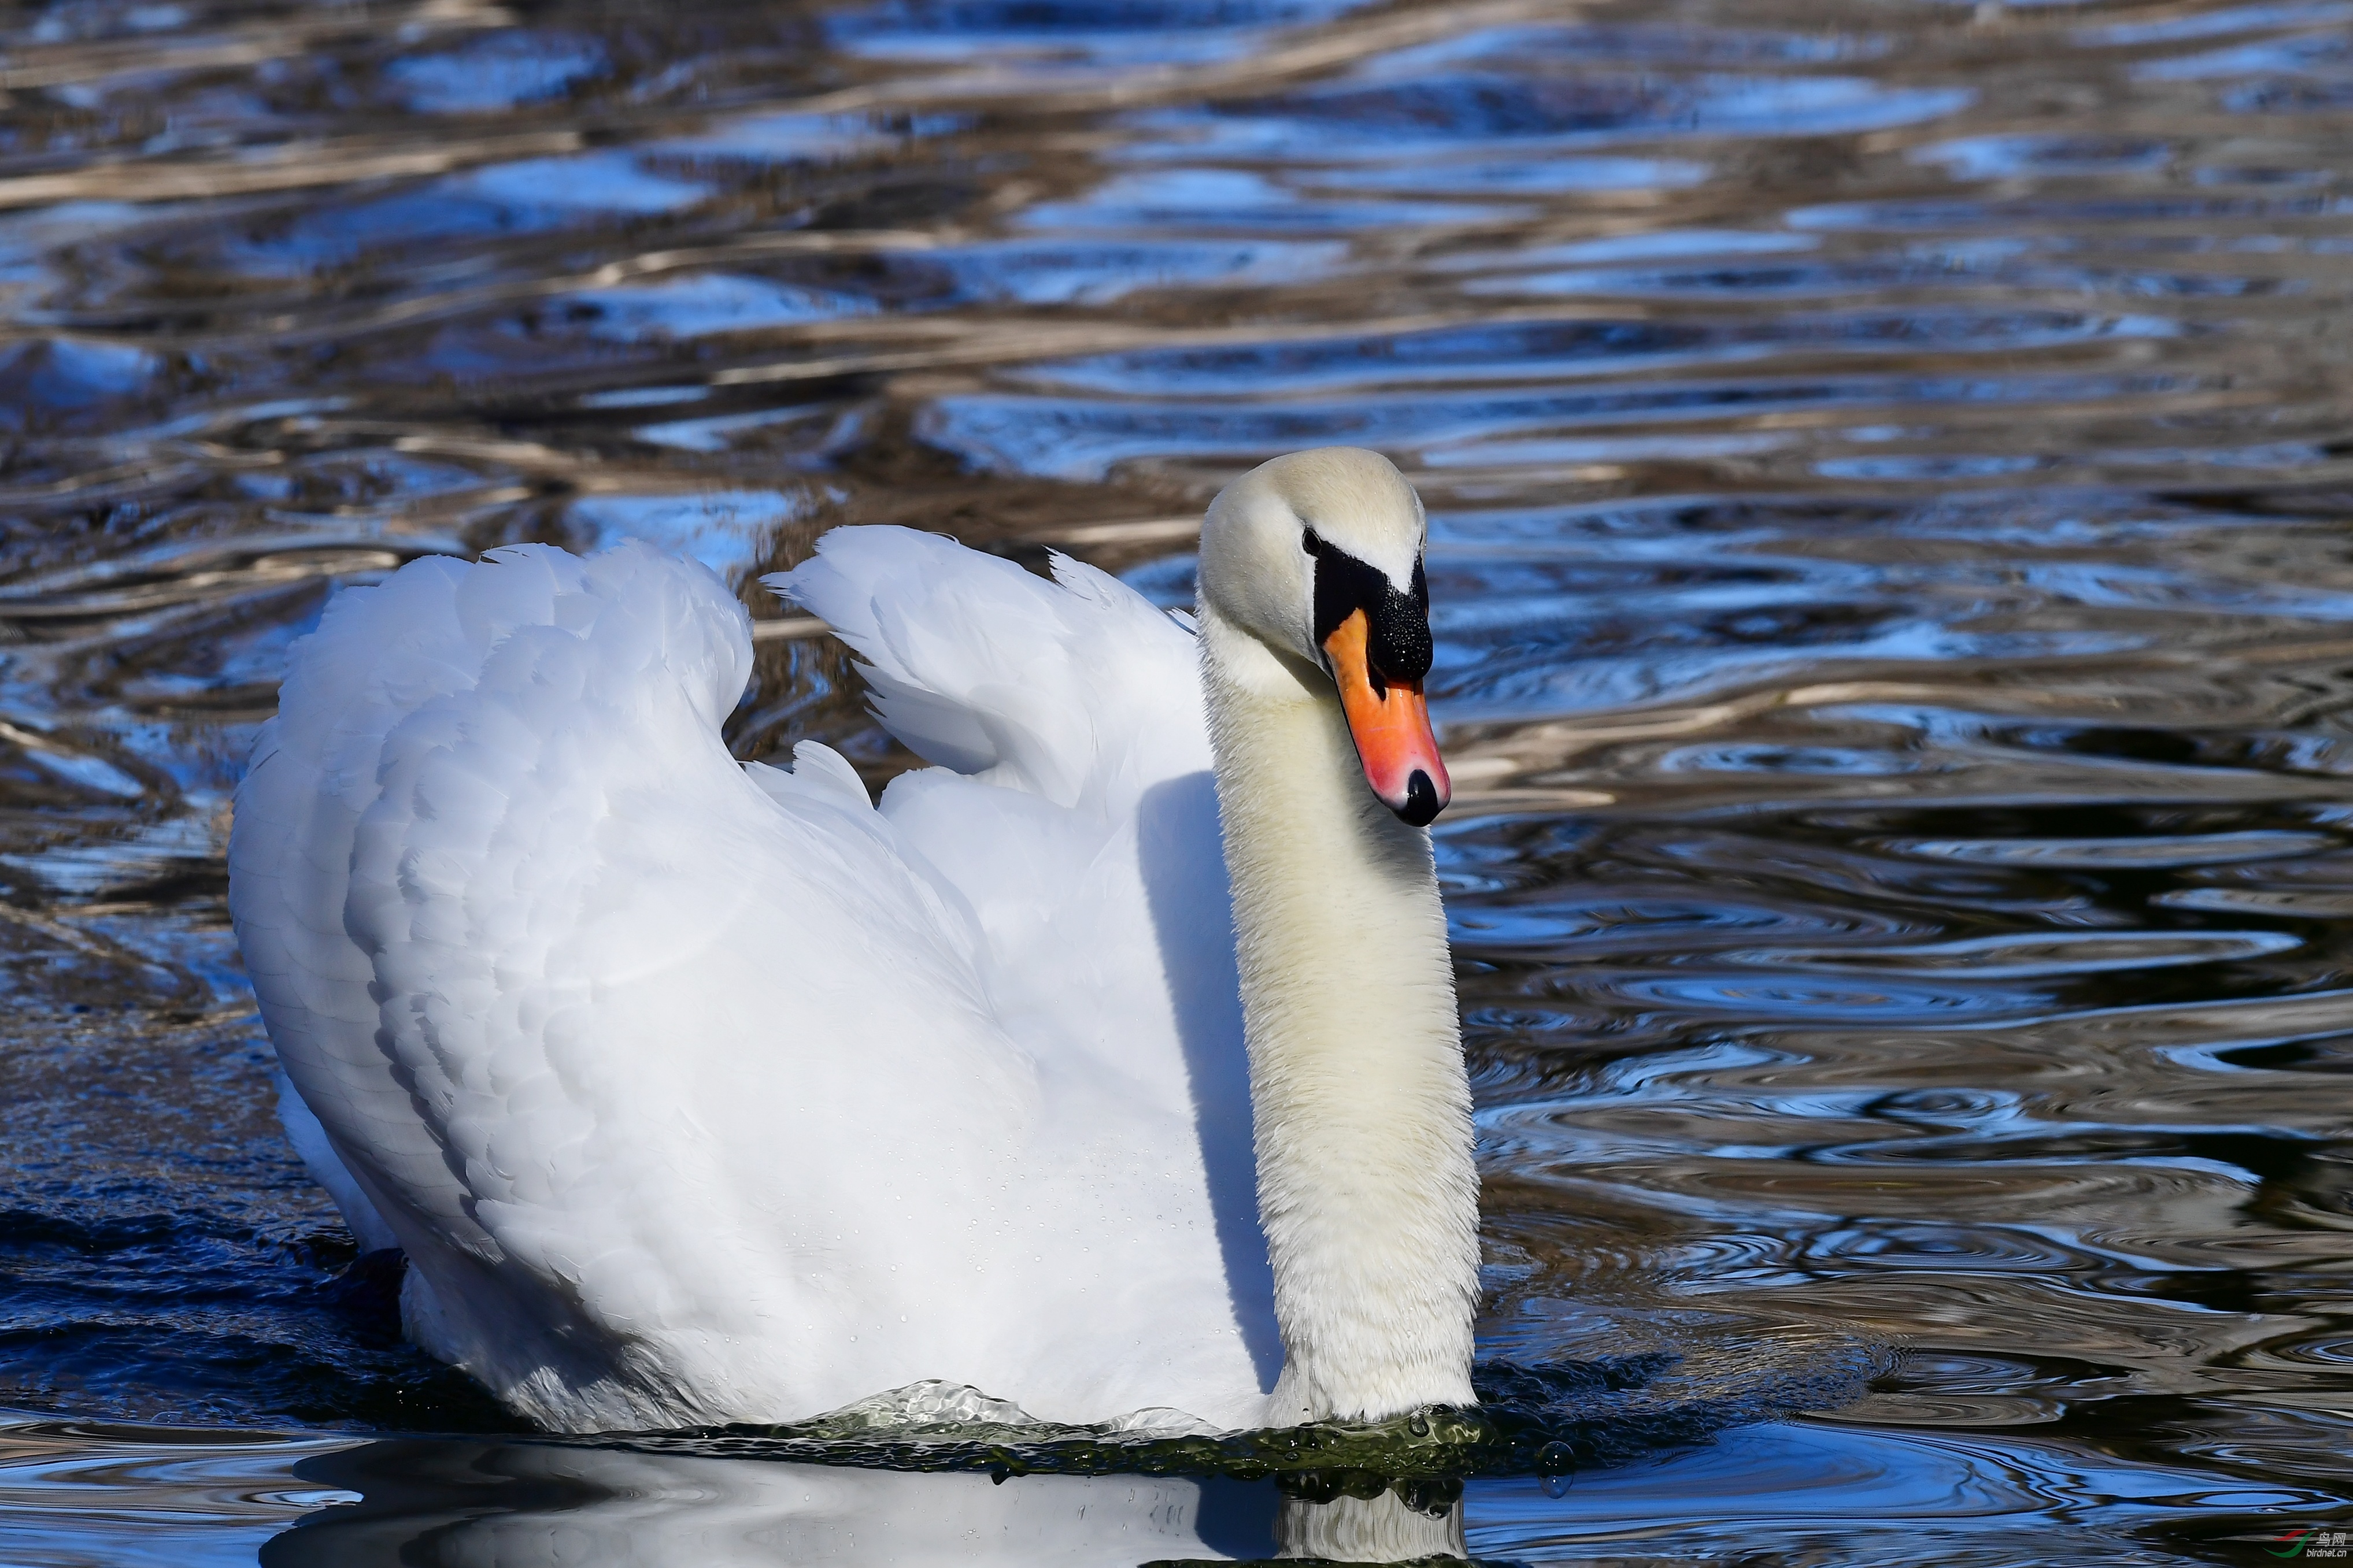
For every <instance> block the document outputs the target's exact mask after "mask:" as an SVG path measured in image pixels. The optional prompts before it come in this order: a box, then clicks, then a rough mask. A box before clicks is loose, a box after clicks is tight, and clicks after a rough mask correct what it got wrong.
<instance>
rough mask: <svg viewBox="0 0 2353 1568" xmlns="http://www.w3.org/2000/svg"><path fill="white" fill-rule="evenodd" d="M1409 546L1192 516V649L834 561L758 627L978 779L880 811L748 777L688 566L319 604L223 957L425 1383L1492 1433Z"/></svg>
mask: <svg viewBox="0 0 2353 1568" xmlns="http://www.w3.org/2000/svg"><path fill="white" fill-rule="evenodd" d="M1424 531H1425V530H1424V523H1423V520H1422V513H1421V507H1420V503H1419V500H1418V499H1417V498H1416V497H1415V495H1414V493H1413V491H1412V489H1411V488H1410V487H1409V486H1408V485H1407V484H1406V482H1405V481H1404V480H1403V479H1401V478H1400V477H1399V476H1398V473H1397V471H1396V469H1394V468H1391V467H1390V466H1389V464H1388V462H1387V461H1386V460H1384V459H1382V458H1378V457H1377V456H1375V455H1374V454H1371V453H1369V452H1361V451H1354V450H1346V449H1331V450H1324V451H1316V452H1307V453H1298V454H1293V455H1292V456H1290V457H1287V458H1277V459H1275V460H1274V461H1272V462H1271V463H1268V464H1266V465H1264V466H1262V467H1261V468H1258V469H1256V470H1254V471H1253V472H1251V473H1250V474H1249V475H1248V476H1246V477H1245V478H1243V479H1240V480H1238V481H1237V482H1236V483H1234V484H1233V485H1232V486H1231V487H1229V489H1227V490H1226V491H1225V492H1224V493H1223V494H1221V495H1220V496H1219V498H1218V500H1216V501H1215V502H1214V503H1213V504H1212V505H1211V507H1210V509H1209V513H1208V521H1207V523H1206V525H1205V528H1204V531H1203V534H1202V543H1201V573H1200V575H1201V595H1200V597H1201V608H1200V622H1199V630H1198V639H1197V638H1196V637H1194V636H1190V635H1188V634H1187V632H1186V631H1185V630H1184V629H1183V628H1182V627H1181V626H1178V625H1177V624H1176V622H1174V621H1172V620H1171V619H1170V618H1168V617H1167V616H1163V615H1161V614H1160V613H1158V612H1157V611H1155V609H1154V608H1153V607H1152V606H1151V605H1149V604H1147V603H1146V602H1145V600H1143V599H1142V598H1141V597H1139V596H1138V595H1135V594H1134V593H1133V592H1132V591H1130V590H1129V589H1127V588H1126V587H1125V586H1124V585H1123V584H1120V583H1118V582H1117V581H1116V580H1114V579H1113V578H1110V577H1108V576H1105V575H1104V574H1102V573H1099V572H1097V571H1095V570H1093V569H1092V568H1090V567H1087V566H1084V565H1082V564H1079V563H1074V562H1071V561H1067V560H1063V561H1059V562H1058V563H1057V564H1056V576H1057V581H1056V582H1054V583H1048V582H1046V581H1045V580H1043V579H1041V578H1039V577H1036V576H1033V575H1031V574H1028V573H1026V572H1023V571H1022V570H1020V569H1019V568H1018V567H1016V566H1014V565H1012V564H1010V563H1006V562H1003V561H999V560H997V559H994V558H992V557H989V556H986V555H982V554H979V553H976V552H971V551H967V550H965V549H963V548H961V547H959V546H957V545H955V544H954V543H952V542H948V541H945V540H942V539H937V538H934V537H931V536H927V535H923V534H919V533H914V532H911V531H906V530H902V529H893V528H858V529H843V530H838V531H835V532H833V533H830V534H828V535H827V536H826V537H825V539H824V540H823V541H822V542H820V544H819V547H818V556H817V558H816V559H815V560H813V561H811V562H810V563H807V565H804V566H803V567H801V568H800V569H799V570H797V571H796V572H793V573H789V574H786V575H785V576H783V577H782V578H779V579H772V581H774V582H776V584H778V585H779V586H780V588H781V589H782V591H784V592H785V593H786V594H787V595H790V596H791V597H793V598H795V599H797V601H799V602H800V603H801V604H802V605H806V606H807V608H809V609H810V610H812V611H814V612H815V613H816V614H818V616H822V617H823V618H824V619H825V620H826V621H828V623H829V624H830V625H831V626H833V627H834V628H835V629H836V631H837V632H838V633H839V636H841V637H843V638H844V639H845V640H846V641H848V642H849V645H850V646H851V647H853V648H855V649H856V650H857V651H858V652H859V653H860V655H861V656H862V657H863V658H864V659H865V660H866V661H867V662H868V665H869V667H870V668H868V669H867V671H866V675H867V679H868V680H869V683H870V685H871V689H872V690H873V693H874V697H875V700H876V704H877V707H878V710H879V711H880V714H881V719H882V721H883V722H884V723H885V724H886V725H887V726H888V727H889V728H890V729H891V731H892V732H893V733H894V734H896V735H898V736H899V737H900V738H901V739H902V741H904V742H906V743H907V744H908V745H909V746H911V747H912V748H913V749H914V750H915V751H916V752H919V753H921V754H923V756H925V757H926V758H928V759H930V760H931V761H933V762H935V763H941V764H943V765H942V766H939V767H934V768H931V769H926V770H923V771H922V772H918V773H911V774H909V775H907V776H905V777H902V778H900V779H898V780H897V781H895V782H894V783H893V784H892V785H891V786H890V788H889V789H888V790H887V791H885V792H884V795H883V798H882V803H881V807H880V809H879V810H878V809H876V808H875V807H874V806H872V805H870V803H869V801H868V797H867V795H866V792H865V790H864V788H863V786H862V785H861V784H860V781H859V780H858V778H857V776H856V775H855V773H853V772H852V771H851V770H850V768H849V765H848V764H847V763H845V762H844V761H843V760H842V759H841V758H840V757H839V755H838V754H836V753H835V752H831V751H829V750H828V749H827V748H826V747H824V746H821V745H816V744H807V743H805V744H803V745H802V746H801V747H799V748H798V750H797V752H796V753H795V757H796V765H795V767H794V769H793V771H792V772H790V773H785V772H780V771H778V770H776V769H772V768H766V767H762V766H759V765H757V764H754V765H751V766H748V767H747V766H741V765H738V764H737V763H734V762H733V760H732V759H730V757H729V756H728V754H727V752H726V751H725V749H724V747H723V744H722V743H721V740H720V733H719V727H720V722H721V721H722V720H723V718H724V717H725V715H726V714H727V712H728V711H729V710H730V709H731V708H732V707H733V705H734V703H735V700H736V699H737V697H738V695H739V694H740V693H741V692H742V690H743V688H744V681H745V679H746V677H747V674H748V672H749V668H750V658H751V645H750V641H749V637H748V628H747V622H746V617H745V616H744V611H743V610H742V608H741V607H740V606H739V605H737V604H736V603H735V602H734V601H733V598H732V597H731V596H730V595H728V594H727V592H726V591H725V589H724V588H723V585H722V584H720V583H719V582H718V580H717V579H715V578H714V577H712V575H711V574H709V573H708V572H706V571H705V570H703V569H702V567H700V566H697V565H694V564H692V563H684V562H680V561H677V560H673V559H670V558H669V557H666V556H664V555H662V554H660V553H659V552H655V551H653V550H651V549H649V548H647V547H644V546H641V545H635V544H625V545H622V546H620V547H618V548H617V549H614V550H612V551H609V552H606V553H604V554H601V555H598V556H596V557H595V558H593V559H589V560H586V561H583V560H579V559H575V557H573V556H570V555H567V554H565V552H562V551H559V550H554V549H552V548H547V547H543V546H524V547H517V548H513V549H508V550H501V551H496V552H492V553H491V557H490V558H489V559H488V560H486V561H484V562H481V563H476V564H467V563H461V562H459V561H456V560H452V559H448V558H440V557H436V558H428V559H425V560H420V561H417V562H414V563H410V564H409V565H408V566H406V567H405V568H404V569H403V570H401V571H400V572H399V573H398V574H396V575H395V576H394V577H392V578H391V579H390V580H389V581H388V582H386V583H385V584H383V585H382V586H379V587H376V588H373V589H369V590H365V591H362V592H353V593H346V594H344V595H340V596H339V597H338V598H337V599H336V600H335V601H334V602H333V603H332V605H330V606H329V607H328V609H327V612H326V615H325V616H324V618H323V619H322V622H321V625H320V627H319V630H318V631H317V632H316V633H315V634H314V635H312V636H311V637H309V638H307V639H305V640H304V641H303V642H302V643H301V644H300V645H298V647H297V649H296V652H295V654H294V658H293V662H292V667H291V669H290V673H289V675H288V677H287V679H286V683H285V688H284V691H283V696H282V704H281V708H280V715H279V717H278V718H277V719H276V720H275V721H272V722H271V723H270V724H269V725H268V726H267V727H265V729H264V730H263V731H262V733H261V736H260V738H259V742H258V743H257V745H256V747H255V751H254V761H253V763H252V766H251V768H250V770H249V771H248V774H247V776H246V778H245V781H244V783H243V784H241V785H240V786H239V788H238V791H237V815H236V826H235V830H234V833H233V835H232V838H231V843H230V850H229V867H230V897H229V902H230V910H231V912H232V914H233V916H234V918H235V921H236V925H237V939H238V942H239V943H240V944H241V946H242V948H243V950H244V952H245V956H246V961H247V963H248V968H249V970H250V972H251V973H252V976H253V981H254V984H255V988H256V990H257V991H258V993H259V997H260V1003H261V1009H262V1016H263V1017H264V1019H265V1021H266V1023H267V1025H268V1027H269V1036H270V1038H271V1040H272V1041H273V1042H274V1044H275V1045H276V1047H277V1050H278V1055H279V1058H280V1063H281V1064H282V1066H283V1068H284V1069H285V1072H286V1074H287V1075H288V1077H289V1079H290V1082H291V1086H292V1089H294V1090H295V1091H296V1094H298V1095H299V1100H296V1099H295V1097H294V1096H293V1095H290V1096H289V1097H288V1102H289V1111H290V1115H289V1122H290V1129H291V1130H292V1131H294V1132H295V1134H296V1139H297V1142H298V1144H299V1145H301V1146H302V1147H303V1150H304V1152H305V1154H306V1157H307V1158H308V1159H309V1160H310V1162H311V1165H312V1167H313V1169H314V1170H316V1171H317V1172H318V1173H319V1174H320V1176H321V1178H322V1181H323V1182H324V1183H325V1184H327V1185H328V1186H329V1188H330V1190H331V1192H332V1193H333V1194H334V1196H335V1197H336V1199H337V1201H338V1203H339V1204H340V1205H341V1206H342V1207H343V1211H344V1213H345V1215H346V1216H347V1217H348V1218H349V1219H350V1220H351V1221H352V1223H353V1228H354V1230H355V1231H357V1232H358V1233H359V1234H360V1236H361V1237H362V1239H363V1241H364V1243H366V1244H368V1245H371V1246H377V1245H394V1244H396V1245H398V1246H399V1247H402V1248H403V1249H405V1250H406V1253H407V1256H408V1258H409V1260H410V1265H411V1267H410V1269H409V1272H408V1283H407V1286H406V1291H405V1294H404V1298H403V1309H404V1319H405V1321H406V1326H407V1328H408V1331H409V1333H410V1334H411V1336H412V1337H413V1338H415V1339H416V1340H417V1342H419V1343H421V1344H422V1345H424V1346H425V1347H426V1348H427V1350H429V1351H430V1352H433V1353H434V1354H436V1355H438V1356H440V1357H442V1358H443V1359H445V1360H447V1361H449V1362H451V1363H455V1364H456V1365H458V1366H459V1367H462V1368H464V1369H465V1370H466V1371H468V1372H469V1373H472V1374H473V1375H474V1376H475V1377H477V1378H479V1379H480V1381H481V1382H482V1383H483V1384H486V1385H488V1387H489V1388H490V1389H491V1391H492V1392H493V1393H495V1394H497V1395H498V1396H499V1397H500V1398H501V1399H502V1400H504V1401H505V1402H506V1403H507V1404H509V1405H511V1406H512V1407H513V1408H514V1409H516V1410H518V1411H520V1412H522V1413H523V1414H525V1415H529V1416H531V1417H533V1419H536V1420H538V1421H540V1422H542V1423H544V1424H545V1425H547V1426H554V1427H558V1428H564V1429H570V1430H609V1429H615V1428H646V1427H655V1426H682V1425H697V1424H714V1423H723V1422H731V1421H752V1422H774V1421H788V1420H793V1419H797V1418H801V1417H805V1416H808V1415H816V1414H819V1413H823V1412H826V1411H828V1410H832V1409H835V1408H838V1407H840V1406H843V1405H848V1404H851V1403H853V1402H856V1401H858V1400H860V1399H862V1398H865V1397H868V1396H871V1395H876V1394H881V1393H882V1392H884V1391H888V1390H892V1389H898V1388H902V1387H903V1386H905V1385H908V1384H915V1383H919V1382H922V1381H923V1380H931V1379H939V1380H945V1381H948V1382H951V1383H955V1384H969V1385H973V1386H974V1387H976V1388H978V1389H980V1390H984V1391H986V1392H987V1394H991V1395H994V1396H997V1397H999V1398H1002V1399H1005V1400H1009V1401H1011V1402H1013V1403H1015V1404H1018V1405H1020V1406H1021V1407H1022V1408H1023V1409H1025V1410H1027V1411H1028V1412H1029V1413H1030V1414H1031V1415H1034V1416H1036V1417H1038V1418H1040V1419H1046V1420H1056V1421H1070V1422H1090V1423H1100V1422H1105V1421H1117V1420H1120V1419H1123V1418H1132V1419H1137V1420H1142V1421H1145V1422H1146V1423H1152V1424H1157V1423H1163V1422H1167V1421H1171V1420H1174V1419H1176V1417H1175V1415H1173V1414H1172V1413H1174V1412H1181V1413H1183V1415H1187V1416H1189V1417H1191V1418H1193V1419H1195V1420H1197V1421H1201V1422H1206V1423H1208V1424H1210V1425H1213V1426H1219V1427H1224V1428H1238V1427H1249V1426H1261V1425H1287V1424H1290V1423H1294V1422H1298V1421H1303V1420H1310V1419H1322V1418H1327V1417H1338V1418H1377V1417H1381V1416H1385V1415H1394V1414H1398V1413H1399V1412H1402V1411H1406V1410H1409V1409H1413V1408H1416V1407H1419V1406H1424V1405H1433V1404H1467V1403H1469V1402H1470V1401H1471V1399H1472V1392H1471V1387H1470V1381H1469V1373H1470V1359H1471V1321H1472V1310H1473V1307H1474V1304H1475V1300H1476V1295H1477V1262H1478V1258H1477V1241H1476V1222H1477V1212H1476V1211H1477V1182H1476V1177H1475V1174H1474V1173H1473V1170H1472V1161H1471V1128H1470V1113H1469V1094H1468V1089H1467V1087H1466V1084H1465V1080H1464V1075H1463V1068H1462V1059H1461V1047H1460V1042H1459V1037H1458V1034H1457V1026H1456V1021H1455V1010H1454V995H1453V985H1452V979H1451V971H1450V968H1449V964H1448V959H1447V951H1446V943H1445V930H1444V921H1443V917H1442V914H1441V911H1440V905H1439V898H1438V890H1437V885H1436V881H1435V879H1434V876H1433V873H1432V867H1431V859H1430V844H1429V838H1428V836H1427V834H1426V833H1425V832H1424V831H1423V830H1422V827H1421V826H1419V825H1421V824H1426V823H1427V822H1428V821H1429V820H1430V817H1431V816H1435V815H1436V813H1437V811H1438V810H1439V809H1440V807H1441V806H1442V805H1444V803H1445V800H1446V797H1447V784H1446V776H1445V771H1444V768H1443V766H1442V764H1441V763H1440V760H1439V757H1438V752H1437V747H1436V743H1435V742H1434V741H1433V740H1432V739H1431V738H1430V729H1429V723H1428V719H1427V717H1426V713H1425V710H1424V708H1423V704H1422V699H1421V695H1420V677H1421V676H1422V674H1423V673H1424V672H1425V670H1426V669H1427V668H1428V665H1429V661H1430V642H1429V626H1428V618H1427V592H1426V590H1425V588H1424V586H1423V579H1422V575H1421V564H1420V552H1421V547H1422V541H1423V534H1424ZM1205 697H1206V702H1205V701H1204V698H1205ZM1212 742H1214V754H1215V785H1214V795H1213V792H1212V786H1211V773H1210V771H1209V770H1210V764H1211V754H1212ZM1220 818H1222V824H1223V864H1222V865H1221V864H1220V853H1219V846H1220V836H1219V823H1220ZM1229 871H1230V888H1231V895H1230V898H1231V903H1230V912H1229V890H1228V889H1229V879H1228V872H1229ZM1237 937H1238V940H1237ZM1237 954H1238V955H1239V973H1237ZM1238 993H1239V997H1240V1005H1239V1007H1238V1006H1237V994H1238ZM1245 1036H1246V1037H1247V1074H1246V1075H1245V1061H1244V1057H1245V1044H1244V1043H1245ZM306 1108H307V1109H306ZM1253 1118H1254V1119H1255V1163H1254V1166H1253V1159H1252V1152H1253V1149H1252V1145H1253V1139H1252V1131H1251V1129H1252V1124H1253ZM1278 1370H1279V1373H1280V1375H1279V1377H1278V1376H1277V1375H1276V1374H1277V1373H1278ZM1138 1412H1145V1413H1146V1414H1145V1415H1142V1416H1138V1415H1136V1413H1138Z"/></svg>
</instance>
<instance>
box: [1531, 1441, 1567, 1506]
mask: <svg viewBox="0 0 2353 1568" xmlns="http://www.w3.org/2000/svg"><path fill="white" fill-rule="evenodd" d="M1536 1475H1537V1477H1538V1479H1539V1480H1540V1481H1541V1483H1542V1485H1543V1487H1544V1493H1545V1496H1546V1497H1550V1498H1560V1497H1567V1495H1568V1489H1569V1486H1570V1484H1571V1483H1573V1482H1574V1481H1575V1480H1576V1479H1577V1451H1576V1450H1575V1449H1573V1448H1571V1447H1569V1446H1568V1445H1567V1444H1566V1443H1560V1442H1553V1443H1546V1445H1545V1446H1544V1447H1541V1448H1538V1449H1537V1450H1536Z"/></svg>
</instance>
